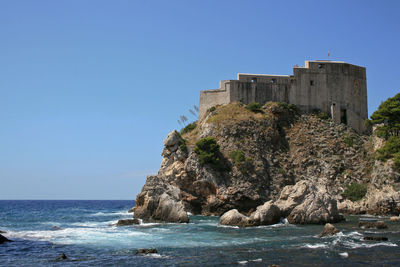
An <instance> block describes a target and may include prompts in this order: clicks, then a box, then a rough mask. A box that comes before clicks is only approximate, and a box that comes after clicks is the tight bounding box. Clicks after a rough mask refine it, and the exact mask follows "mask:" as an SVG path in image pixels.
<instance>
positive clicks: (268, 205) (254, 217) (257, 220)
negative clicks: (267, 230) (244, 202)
mask: <svg viewBox="0 0 400 267" xmlns="http://www.w3.org/2000/svg"><path fill="white" fill-rule="evenodd" d="M280 219H281V211H280V210H279V208H278V207H277V206H276V205H275V204H273V203H272V202H271V201H268V202H265V203H264V205H261V206H258V207H257V209H256V211H255V212H253V213H252V214H251V215H250V224H252V225H254V226H256V225H270V224H275V223H278V222H279V221H280Z"/></svg>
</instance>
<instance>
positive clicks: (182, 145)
mask: <svg viewBox="0 0 400 267" xmlns="http://www.w3.org/2000/svg"><path fill="white" fill-rule="evenodd" d="M179 149H180V150H182V151H183V152H185V153H187V152H188V149H187V145H186V140H185V139H183V138H182V139H181V141H180V142H179Z"/></svg>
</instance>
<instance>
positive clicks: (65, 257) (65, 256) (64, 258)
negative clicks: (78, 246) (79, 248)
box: [57, 253, 68, 261]
mask: <svg viewBox="0 0 400 267" xmlns="http://www.w3.org/2000/svg"><path fill="white" fill-rule="evenodd" d="M66 259H68V257H67V255H65V254H64V253H62V254H61V255H60V256H58V258H57V260H59V261H60V260H66Z"/></svg>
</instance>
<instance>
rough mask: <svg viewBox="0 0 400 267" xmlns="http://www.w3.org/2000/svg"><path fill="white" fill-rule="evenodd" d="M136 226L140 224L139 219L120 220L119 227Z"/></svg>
mask: <svg viewBox="0 0 400 267" xmlns="http://www.w3.org/2000/svg"><path fill="white" fill-rule="evenodd" d="M134 224H140V222H139V220H138V219H123V220H118V222H117V226H127V225H134Z"/></svg>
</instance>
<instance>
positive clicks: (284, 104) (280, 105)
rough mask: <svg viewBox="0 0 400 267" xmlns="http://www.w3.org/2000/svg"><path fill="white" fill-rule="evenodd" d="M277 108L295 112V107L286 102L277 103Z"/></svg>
mask: <svg viewBox="0 0 400 267" xmlns="http://www.w3.org/2000/svg"><path fill="white" fill-rule="evenodd" d="M278 107H281V108H284V109H288V110H291V111H293V112H297V106H296V105H294V104H288V103H286V102H278Z"/></svg>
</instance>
